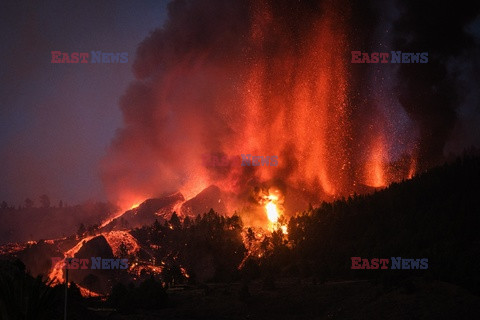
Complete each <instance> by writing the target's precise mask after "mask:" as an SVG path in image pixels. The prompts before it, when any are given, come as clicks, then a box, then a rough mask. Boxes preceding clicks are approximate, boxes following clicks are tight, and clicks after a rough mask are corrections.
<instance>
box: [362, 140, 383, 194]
mask: <svg viewBox="0 0 480 320" xmlns="http://www.w3.org/2000/svg"><path fill="white" fill-rule="evenodd" d="M385 146H386V144H385V142H384V139H383V138H382V136H379V137H378V138H377V139H376V140H375V141H374V144H373V146H372V147H371V149H370V157H369V159H368V161H367V166H366V183H365V184H366V185H368V186H371V187H375V188H380V187H384V186H386V185H387V180H386V177H385V164H386V160H387V152H386V150H385Z"/></svg>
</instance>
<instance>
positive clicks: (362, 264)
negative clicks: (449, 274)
mask: <svg viewBox="0 0 480 320" xmlns="http://www.w3.org/2000/svg"><path fill="white" fill-rule="evenodd" d="M351 259H352V267H351V269H404V270H411V269H428V259H427V258H423V259H405V258H402V257H391V258H390V259H379V258H373V259H367V258H363V259H362V258H360V257H351ZM390 262H391V263H390ZM389 265H390V266H389Z"/></svg>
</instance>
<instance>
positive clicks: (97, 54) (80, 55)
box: [51, 51, 128, 64]
mask: <svg viewBox="0 0 480 320" xmlns="http://www.w3.org/2000/svg"><path fill="white" fill-rule="evenodd" d="M51 55H52V60H51V63H106V64H108V63H127V62H128V52H102V51H91V52H90V53H88V52H72V53H68V52H62V51H52V52H51Z"/></svg>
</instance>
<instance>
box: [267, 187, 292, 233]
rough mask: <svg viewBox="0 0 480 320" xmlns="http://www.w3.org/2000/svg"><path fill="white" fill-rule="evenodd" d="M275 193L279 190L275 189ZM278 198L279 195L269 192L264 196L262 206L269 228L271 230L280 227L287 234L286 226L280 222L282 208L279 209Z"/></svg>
mask: <svg viewBox="0 0 480 320" xmlns="http://www.w3.org/2000/svg"><path fill="white" fill-rule="evenodd" d="M276 193H279V191H278V190H276ZM279 199H280V197H279V196H278V195H275V194H269V195H267V196H265V198H264V202H265V205H264V207H265V211H266V213H267V218H268V221H269V229H270V230H271V231H276V230H278V229H281V230H282V232H283V233H284V234H287V226H286V225H283V224H281V223H280V217H281V216H282V213H283V212H282V211H283V210H281V209H280V203H279Z"/></svg>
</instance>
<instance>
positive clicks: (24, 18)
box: [0, 0, 167, 205]
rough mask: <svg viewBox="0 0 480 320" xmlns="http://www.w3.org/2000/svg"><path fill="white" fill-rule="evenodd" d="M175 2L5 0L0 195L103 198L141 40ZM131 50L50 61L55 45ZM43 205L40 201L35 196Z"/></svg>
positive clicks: (0, 7)
mask: <svg viewBox="0 0 480 320" xmlns="http://www.w3.org/2000/svg"><path fill="white" fill-rule="evenodd" d="M166 4H167V1H116V0H115V1H45V2H43V1H42V2H38V1H2V2H1V4H0V25H1V30H2V32H1V35H0V37H1V43H2V49H1V51H0V61H1V62H0V65H1V67H0V79H1V80H0V81H1V85H0V96H1V102H0V104H1V107H0V146H1V148H2V150H1V152H0V181H1V184H2V187H1V188H0V199H1V200H6V201H8V202H9V203H11V204H15V205H18V204H20V203H22V202H23V200H24V199H25V198H26V197H30V198H32V199H35V200H37V199H38V196H40V195H41V194H44V193H45V194H47V195H49V196H50V197H51V198H52V201H53V203H55V204H56V202H58V201H59V200H63V201H64V202H65V201H67V202H68V203H70V204H75V203H78V202H80V201H85V200H88V199H95V200H98V199H100V200H101V199H104V198H105V196H104V193H103V188H102V185H101V182H100V179H99V177H98V163H99V161H100V159H101V157H102V156H103V155H104V153H105V149H106V147H107V146H108V144H109V143H110V141H111V139H112V137H113V136H114V134H115V130H116V128H118V127H119V126H120V124H121V112H120V109H119V108H118V100H119V98H120V97H121V95H122V93H123V92H124V91H125V90H126V87H127V86H128V84H129V82H130V81H131V80H132V79H133V74H132V71H131V68H132V63H133V61H134V57H135V51H136V47H137V46H138V44H139V43H140V42H141V41H142V40H143V39H144V38H145V37H147V36H148V34H149V33H150V32H151V31H153V30H154V29H155V28H158V27H160V26H162V24H163V23H164V21H165V18H166ZM53 50H60V51H66V52H74V51H79V52H90V51H92V50H102V51H105V52H128V54H129V61H128V63H126V64H96V65H92V64H52V63H50V59H51V57H50V52H51V51H53ZM37 203H38V202H37Z"/></svg>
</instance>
